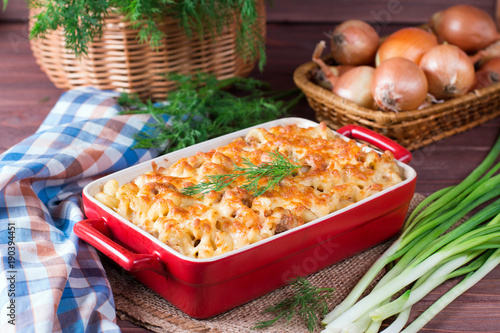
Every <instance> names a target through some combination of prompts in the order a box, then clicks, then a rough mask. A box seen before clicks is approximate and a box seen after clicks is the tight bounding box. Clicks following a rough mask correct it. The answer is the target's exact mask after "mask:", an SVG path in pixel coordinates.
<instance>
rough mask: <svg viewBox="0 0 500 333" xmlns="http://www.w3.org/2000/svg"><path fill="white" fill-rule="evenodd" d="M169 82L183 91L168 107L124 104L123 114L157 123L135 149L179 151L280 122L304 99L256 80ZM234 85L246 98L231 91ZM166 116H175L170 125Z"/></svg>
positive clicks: (172, 95)
mask: <svg viewBox="0 0 500 333" xmlns="http://www.w3.org/2000/svg"><path fill="white" fill-rule="evenodd" d="M168 79H169V80H172V81H174V82H175V83H176V85H177V89H175V90H173V91H170V92H169V94H168V101H167V103H161V104H158V103H152V102H151V101H144V102H143V101H141V100H140V99H139V98H137V97H136V96H133V95H129V94H122V96H121V97H120V98H119V99H118V103H119V104H120V105H121V106H122V107H123V109H124V111H123V112H122V113H124V114H136V113H147V114H150V115H151V116H152V117H153V118H154V120H155V122H153V123H149V124H148V127H147V129H146V130H144V131H143V132H141V133H140V134H139V135H138V136H137V137H136V138H135V139H136V145H135V148H156V149H159V150H160V153H166V152H170V151H174V150H178V149H181V148H184V147H187V146H190V145H192V144H195V143H198V142H202V141H206V140H208V139H212V138H216V137H218V136H221V135H224V134H228V133H231V132H234V131H237V130H240V129H244V128H247V127H250V126H253V125H257V124H259V123H263V122H266V121H270V120H274V119H277V118H279V117H280V116H283V115H285V114H286V113H287V112H288V110H289V109H290V108H292V107H293V106H294V105H296V104H297V102H298V101H299V100H300V98H302V97H303V94H302V93H301V92H300V91H299V90H298V89H293V90H289V91H285V92H282V91H279V92H275V93H273V92H270V91H269V90H266V88H267V85H266V84H265V83H264V82H262V81H259V80H255V79H251V78H239V77H238V78H231V79H226V80H217V79H216V78H215V76H214V75H208V74H203V73H197V74H194V75H180V74H170V75H169V76H168ZM229 85H230V86H232V87H233V88H234V89H235V90H237V91H236V92H237V93H238V94H239V95H240V96H236V95H235V94H233V93H231V92H229V91H228V90H227V89H226V88H227V87H228V86H229ZM241 95H242V96H241ZM289 96H292V98H291V99H290V98H287V97H289ZM164 115H168V116H170V117H171V118H170V119H169V121H168V124H166V122H165V120H164V118H163V116H164Z"/></svg>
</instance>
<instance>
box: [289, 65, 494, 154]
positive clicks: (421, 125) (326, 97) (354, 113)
mask: <svg viewBox="0 0 500 333" xmlns="http://www.w3.org/2000/svg"><path fill="white" fill-rule="evenodd" d="M317 68H318V66H317V65H316V63H314V62H312V61H311V62H308V63H305V64H303V65H301V66H299V67H298V68H297V69H296V70H295V72H294V76H293V78H294V81H295V84H296V85H297V87H299V88H300V89H301V90H302V91H303V93H304V95H305V96H306V98H307V101H308V103H309V105H310V106H311V107H312V108H313V109H314V111H315V115H316V118H317V119H318V121H324V122H325V123H326V124H327V125H329V126H330V127H332V128H333V129H338V128H340V127H342V126H345V125H349V124H356V125H360V126H364V127H366V128H369V129H371V130H373V131H375V132H378V133H380V134H383V135H385V136H387V137H389V138H390V139H392V140H394V141H396V142H398V143H399V144H401V145H402V146H404V147H405V148H407V149H408V150H415V149H418V148H421V147H424V146H427V145H429V144H431V143H433V142H436V141H439V140H442V139H444V138H447V137H449V136H452V135H455V134H457V133H461V132H464V131H466V130H468V129H470V128H472V127H475V126H477V125H479V124H481V123H484V122H486V121H488V120H491V119H494V118H496V117H498V116H500V83H496V84H493V85H491V86H488V87H486V88H482V89H477V90H475V91H473V92H470V93H468V94H466V95H464V96H460V97H457V98H454V99H451V100H447V101H445V102H443V103H438V104H433V105H432V106H429V107H427V108H424V109H421V110H411V111H400V112H385V111H375V110H370V109H367V108H364V107H360V106H358V105H356V104H355V103H353V102H351V101H348V100H346V99H344V98H341V97H339V96H337V95H336V94H334V93H333V92H331V91H330V90H328V89H325V88H323V87H321V86H319V85H317V84H315V83H314V81H313V71H314V70H316V69H317Z"/></svg>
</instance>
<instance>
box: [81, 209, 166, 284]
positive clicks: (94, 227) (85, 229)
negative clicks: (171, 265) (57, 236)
mask: <svg viewBox="0 0 500 333" xmlns="http://www.w3.org/2000/svg"><path fill="white" fill-rule="evenodd" d="M73 230H74V231H75V234H76V235H77V236H78V237H79V238H81V239H82V240H84V241H86V242H87V243H89V244H90V245H92V246H94V247H95V248H96V249H98V250H99V251H101V252H102V253H103V254H105V255H106V256H108V257H109V258H110V259H111V260H113V261H114V262H116V263H117V264H118V265H120V266H121V267H123V268H124V269H126V270H127V271H129V272H138V271H142V270H146V269H149V270H152V271H155V272H156V273H158V274H161V275H165V274H166V273H167V270H166V268H165V266H164V264H163V263H162V262H161V261H160V258H159V256H158V255H157V254H139V253H133V252H131V251H129V250H127V249H126V248H124V247H123V246H121V245H119V244H118V243H116V242H114V241H113V240H111V238H110V236H111V234H110V232H109V228H108V226H107V225H106V221H105V220H104V219H103V218H98V219H88V220H83V221H80V222H77V223H76V224H75V227H74V229H73Z"/></svg>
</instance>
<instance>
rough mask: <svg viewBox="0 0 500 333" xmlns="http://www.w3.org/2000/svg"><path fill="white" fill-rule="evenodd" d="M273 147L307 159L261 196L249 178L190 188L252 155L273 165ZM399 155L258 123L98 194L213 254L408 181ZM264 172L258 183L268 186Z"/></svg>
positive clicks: (168, 236) (184, 249)
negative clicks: (200, 190)
mask: <svg viewBox="0 0 500 333" xmlns="http://www.w3.org/2000/svg"><path fill="white" fill-rule="evenodd" d="M273 152H277V153H279V154H281V155H282V156H284V157H286V158H287V159H288V160H289V161H291V162H293V163H296V164H298V165H300V168H298V169H297V170H296V171H294V172H293V173H292V174H290V175H288V176H286V177H285V178H284V179H283V180H282V181H281V182H279V184H278V185H277V186H274V187H272V188H270V189H268V190H267V191H266V192H264V193H263V194H261V195H259V196H257V197H255V196H253V195H252V193H249V192H248V191H247V190H245V189H242V186H241V185H242V184H243V183H244V182H245V179H244V177H243V176H241V177H239V178H236V179H235V180H234V181H233V182H232V183H231V184H230V185H229V186H227V187H226V188H224V189H222V190H220V191H214V190H211V191H209V192H208V193H205V194H203V195H200V194H199V195H186V194H184V192H183V189H186V188H187V187H191V186H193V185H196V184H200V183H202V182H204V181H206V179H207V176H209V175H226V174H230V173H233V172H234V170H235V168H236V167H237V166H239V167H241V166H243V164H244V162H245V160H246V161H251V162H252V163H253V164H254V165H257V166H258V165H262V163H269V162H270V160H271V156H272V153H273ZM402 178H403V175H402V171H401V170H400V168H399V166H398V165H397V163H396V162H395V160H394V157H393V155H392V153H390V152H384V153H383V154H379V153H377V152H374V151H371V150H367V149H363V148H362V147H360V146H358V145H357V144H356V143H355V142H354V141H353V140H349V141H345V140H344V139H342V138H340V137H337V136H336V135H335V134H334V132H333V131H331V130H330V129H329V128H327V126H326V125H325V124H324V123H321V124H319V125H318V126H316V127H310V128H301V127H298V126H296V125H287V126H276V127H273V128H271V129H269V130H266V129H263V128H257V129H252V130H250V131H249V132H248V134H247V135H246V137H244V138H238V139H235V140H234V141H232V142H231V143H230V144H228V145H226V146H223V147H218V148H215V149H213V150H211V151H208V152H199V153H197V154H196V155H194V156H191V157H187V158H183V159H180V160H179V161H177V162H175V163H174V164H172V165H171V166H168V167H166V168H162V167H160V168H159V167H157V166H156V165H153V171H151V172H148V173H144V174H142V175H140V176H138V177H136V178H135V179H134V180H133V181H131V182H129V183H127V184H123V185H121V186H120V185H119V184H118V182H117V181H116V180H111V181H108V182H107V183H106V184H104V186H103V188H102V191H101V192H100V193H98V194H97V195H96V196H95V198H96V199H97V200H99V201H101V202H102V203H104V204H105V205H107V206H109V207H110V208H112V209H113V210H115V211H116V212H118V213H119V214H120V215H122V216H124V217H125V218H127V219H128V220H129V221H131V222H132V223H134V224H135V225H137V226H138V227H140V228H142V229H143V230H145V231H147V232H149V233H150V234H152V235H153V236H155V237H157V238H158V239H159V240H160V241H162V242H164V243H165V244H167V245H168V246H170V247H172V248H173V249H175V250H176V251H178V252H180V253H182V254H184V255H186V256H188V257H193V258H209V257H212V256H217V255H221V254H223V253H226V252H229V251H232V250H234V249H238V248H241V247H244V246H247V245H249V244H252V243H255V242H258V241H260V240H262V239H265V238H268V237H271V236H273V235H275V234H276V233H280V232H283V231H286V230H289V229H292V228H295V227H298V226H300V225H302V224H304V223H307V222H310V221H312V220H315V219H317V218H319V217H321V216H325V215H327V214H329V213H332V212H334V211H336V210H339V209H342V208H344V207H346V206H348V205H350V204H353V203H355V202H358V201H360V200H363V199H365V198H367V197H369V196H371V195H373V194H375V193H378V192H380V191H382V190H384V189H386V188H388V187H391V186H393V185H395V184H397V183H399V182H401V181H402ZM267 181H269V179H268V178H266V177H264V178H263V179H261V180H260V181H259V185H262V186H265V184H266V182H267Z"/></svg>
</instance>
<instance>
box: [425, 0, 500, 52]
mask: <svg viewBox="0 0 500 333" xmlns="http://www.w3.org/2000/svg"><path fill="white" fill-rule="evenodd" d="M429 26H430V27H431V28H432V30H433V31H434V33H435V34H436V36H437V37H438V40H439V42H440V43H442V42H448V43H450V44H453V45H456V46H458V47H459V48H461V49H462V50H464V51H465V52H467V53H470V52H477V51H479V50H481V49H482V48H485V47H486V46H488V45H490V44H491V43H493V42H495V41H496V40H498V39H499V34H498V31H497V28H496V24H495V21H494V20H493V18H492V17H491V16H490V15H488V13H486V12H485V11H484V10H482V9H480V8H477V7H474V6H470V5H456V6H452V7H449V8H447V9H445V10H443V11H441V12H437V13H435V14H434V15H433V16H432V18H431V20H430V22H429Z"/></svg>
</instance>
